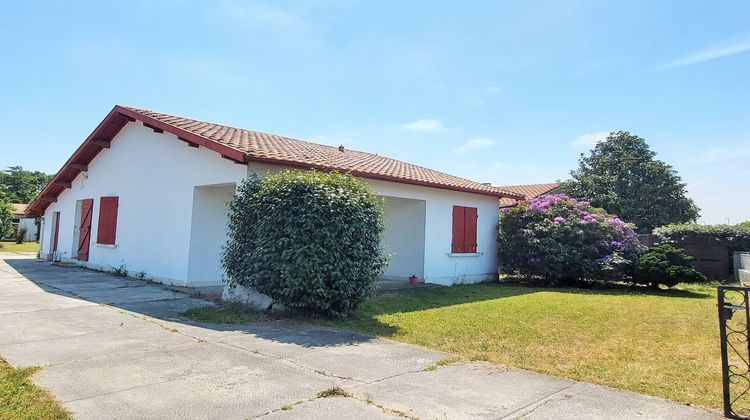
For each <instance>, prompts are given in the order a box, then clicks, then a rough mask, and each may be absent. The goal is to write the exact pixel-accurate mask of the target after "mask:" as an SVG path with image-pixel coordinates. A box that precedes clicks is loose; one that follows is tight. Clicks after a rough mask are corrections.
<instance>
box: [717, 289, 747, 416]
mask: <svg viewBox="0 0 750 420" xmlns="http://www.w3.org/2000/svg"><path fill="white" fill-rule="evenodd" d="M748 292H750V287H745V286H719V287H718V295H719V334H720V339H721V373H722V382H723V383H722V385H723V393H724V415H725V416H726V417H728V418H730V419H750V392H748V391H750V340H748V336H749V335H750V332H749V331H748V326H749V325H750V305H748Z"/></svg>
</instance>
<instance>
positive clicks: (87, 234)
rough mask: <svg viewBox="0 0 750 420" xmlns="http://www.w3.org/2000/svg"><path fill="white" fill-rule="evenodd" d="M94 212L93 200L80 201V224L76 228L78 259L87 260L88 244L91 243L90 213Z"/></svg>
mask: <svg viewBox="0 0 750 420" xmlns="http://www.w3.org/2000/svg"><path fill="white" fill-rule="evenodd" d="M93 210H94V200H93V199H91V198H89V199H86V200H81V224H80V225H79V228H78V259H79V260H81V261H88V260H89V244H90V243H91V213H92V211H93Z"/></svg>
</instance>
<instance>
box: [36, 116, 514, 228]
mask: <svg viewBox="0 0 750 420" xmlns="http://www.w3.org/2000/svg"><path fill="white" fill-rule="evenodd" d="M133 121H141V122H142V123H143V125H145V126H146V127H148V128H151V129H152V130H154V131H156V132H158V133H161V132H164V131H166V132H168V133H171V134H174V135H176V136H177V137H178V138H179V139H180V140H182V141H184V142H186V143H188V144H189V145H191V146H193V147H196V146H198V147H200V146H202V147H206V148H208V149H210V150H213V151H216V152H218V153H220V154H221V155H222V157H224V158H227V159H229V160H232V161H235V162H237V163H243V164H244V163H248V162H266V163H273V164H280V165H287V166H293V167H298V168H303V169H320V170H339V171H343V172H348V173H351V174H352V175H355V176H359V177H363V178H370V179H379V180H384V181H391V182H400V183H405V184H414V185H422V186H428V187H434V188H442V189H449V190H455V191H465V192H471V193H476V194H482V195H490V196H494V197H498V198H514V199H523V196H522V195H519V194H517V193H513V192H509V191H505V190H503V189H502V188H498V187H493V186H491V185H487V184H481V183H478V182H474V181H470V180H468V179H463V178H459V177H456V176H453V175H449V174H446V173H443V172H439V171H435V170H432V169H427V168H424V167H421V166H417V165H412V164H409V163H406V162H401V161H398V160H395V159H390V158H387V157H384V156H380V155H377V154H374V153H366V152H360V151H356V150H349V149H343V148H340V147H332V146H325V145H322V144H316V143H311V142H307V141H303V140H296V139H292V138H289V137H283V136H278V135H274V134H266V133H260V132H257V131H250V130H244V129H240V128H234V127H229V126H225V125H219V124H212V123H208V122H204V121H198V120H193V119H189V118H183V117H177V116H173V115H168V114H162V113H159V112H153V111H148V110H144V109H139V108H133V107H127V106H120V105H116V106H115V107H114V108H113V109H112V111H110V113H109V114H108V115H107V117H106V118H105V119H104V120H103V121H102V122H101V123H100V124H99V125H98V126H97V128H96V129H95V130H94V132H92V133H91V135H89V137H88V138H87V139H86V141H84V143H83V144H82V145H81V146H80V147H79V148H78V149H77V150H76V151H75V153H73V156H71V157H70V159H68V161H67V162H66V163H65V165H63V167H62V169H60V171H59V172H58V173H57V175H55V177H54V178H53V180H52V181H51V182H50V184H49V185H48V186H47V187H46V188H45V189H44V191H42V193H41V194H39V196H38V197H37V198H36V199H35V200H34V202H33V203H32V204H31V205H30V206H29V208H28V209H27V210H26V212H27V213H29V214H42V213H43V212H44V209H46V208H47V206H49V203H50V202H53V201H55V200H56V199H57V196H58V195H59V194H60V193H61V192H62V191H64V190H65V188H70V183H71V182H72V181H73V179H75V177H76V176H77V175H78V173H80V172H81V171H83V170H86V167H87V165H88V163H89V162H91V161H92V160H93V159H94V157H96V155H98V154H99V152H101V151H102V150H103V149H105V148H108V147H109V143H110V141H111V140H112V139H113V138H114V137H115V136H116V135H117V133H119V132H120V130H121V129H122V127H124V126H125V124H127V123H128V122H133Z"/></svg>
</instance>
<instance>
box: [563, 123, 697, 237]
mask: <svg viewBox="0 0 750 420" xmlns="http://www.w3.org/2000/svg"><path fill="white" fill-rule="evenodd" d="M655 156H656V154H655V153H654V152H653V151H651V150H650V149H649V147H648V145H647V144H646V141H645V140H644V139H642V138H640V137H638V136H635V135H633V134H630V133H629V132H627V131H617V132H612V133H610V134H609V136H608V137H607V140H605V141H603V142H601V143H599V144H597V145H596V146H595V147H594V149H593V150H592V151H591V153H590V155H589V156H584V155H583V154H581V157H580V159H579V161H578V163H579V166H578V169H576V170H574V171H572V172H571V173H570V174H571V176H572V179H570V180H568V181H565V182H564V183H563V185H562V186H561V189H562V191H563V192H565V193H566V194H568V195H570V196H572V197H578V198H581V199H586V200H590V201H591V204H593V205H594V206H596V207H601V208H603V209H605V210H606V211H608V212H610V213H614V214H617V215H619V216H620V217H622V218H623V219H624V220H628V221H630V222H633V223H635V224H636V226H638V228H639V229H640V230H641V231H643V232H650V231H651V230H652V229H654V228H655V227H657V226H662V225H666V224H669V223H688V222H693V221H695V220H696V219H697V218H698V212H699V209H698V207H696V205H695V203H693V201H692V200H691V199H690V198H688V197H687V195H686V189H685V183H683V182H682V179H681V178H680V177H679V176H678V175H677V172H676V171H675V170H674V169H673V168H672V167H671V166H670V165H667V164H666V163H664V162H662V161H660V160H656V159H655Z"/></svg>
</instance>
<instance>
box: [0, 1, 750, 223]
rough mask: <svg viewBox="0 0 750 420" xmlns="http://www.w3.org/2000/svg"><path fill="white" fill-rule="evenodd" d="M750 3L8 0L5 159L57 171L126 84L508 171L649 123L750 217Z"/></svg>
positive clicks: (679, 159) (156, 97)
mask: <svg viewBox="0 0 750 420" xmlns="http://www.w3.org/2000/svg"><path fill="white" fill-rule="evenodd" d="M748 22H750V3H748V2H747V1H746V0H739V1H717V2H705V1H674V2H668V1H660V2H653V1H640V2H639V1H566V2H563V1H545V2H539V1H524V2H499V1H486V2H440V1H439V2H434V1H429V2H416V1H413V2H392V1H377V2H375V1H373V2H356V1H301V2H293V1H289V2H280V1H269V2H239V1H237V2H234V1H218V2H200V1H195V2H190V1H162V2H158V1H148V2H147V1H144V2H141V1H128V2H91V3H86V2H41V1H40V2H11V3H8V4H5V5H4V6H3V25H2V26H0V46H1V48H2V52H3V60H2V63H3V65H2V66H0V80H2V89H0V100H2V101H1V102H0V111H1V112H0V123H1V124H2V126H3V127H4V130H3V134H1V135H0V142H2V148H1V149H0V166H8V165H22V166H24V167H25V168H27V169H33V170H43V171H47V172H55V171H56V170H57V169H58V168H59V167H60V166H61V164H62V163H63V162H64V161H65V160H66V159H67V157H68V156H69V155H70V154H71V153H72V151H73V150H74V149H75V148H76V147H77V146H78V144H80V142H81V141H82V140H83V139H84V138H85V137H86V136H87V135H88V134H89V133H90V132H91V130H93V128H94V127H95V126H96V124H97V123H98V122H99V121H100V120H101V119H102V118H103V117H104V116H105V115H106V113H107V112H108V111H109V110H110V109H111V107H112V106H113V105H114V104H126V105H134V106H138V107H143V108H148V109H153V110H156V111H161V112H166V113H171V114H176V115H182V116H186V117H193V118H196V119H202V120H208V121H212V122H217V123H223V124H227V125H233V126H238V127H242V128H248V129H254V130H258V131H266V132H271V133H276V134H283V135H287V136H292V137H296V138H301V139H308V140H312V141H316V142H321V143H326V144H331V145H339V144H344V145H346V146H347V147H350V148H354V149H359V150H365V151H370V152H375V153H379V154H382V155H386V156H389V157H393V158H397V159H401V160H404V161H408V162H412V163H416V164H420V165H423V166H427V167H430V168H434V169H438V170H442V171H445V172H449V173H452V174H455V175H458V176H463V177H466V178H470V179H473V180H476V181H481V182H492V183H494V184H517V183H536V182H549V181H554V180H557V179H563V178H566V177H567V175H568V172H569V171H570V170H571V169H572V168H574V167H575V165H576V160H577V158H578V155H579V153H581V152H585V151H587V150H588V149H589V148H590V147H591V145H592V144H594V143H595V142H596V140H597V139H598V138H601V137H602V133H606V132H607V131H610V130H628V131H631V132H633V133H635V134H638V135H640V136H641V137H644V138H645V139H646V140H647V141H648V143H649V144H650V145H651V147H652V149H653V150H654V151H656V152H657V153H658V157H659V158H660V159H663V160H665V161H667V162H668V163H670V164H672V165H673V166H674V167H675V168H676V169H677V170H678V171H679V173H680V175H681V176H682V177H683V178H684V180H685V181H686V182H687V183H688V188H689V190H690V195H691V196H692V197H693V198H694V199H695V201H696V202H697V204H698V205H699V206H700V207H701V208H702V209H703V211H702V219H701V221H703V222H707V223H725V222H727V219H729V221H730V222H731V223H736V222H739V221H741V220H747V219H750V194H747V185H748V183H749V182H750V165H748V160H750V106H749V105H750V77H749V75H750V25H748Z"/></svg>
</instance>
